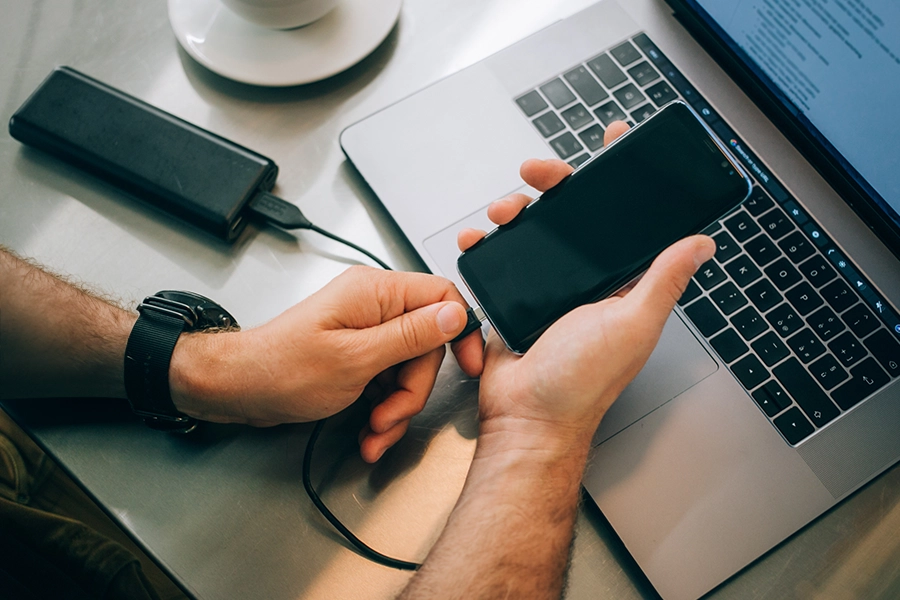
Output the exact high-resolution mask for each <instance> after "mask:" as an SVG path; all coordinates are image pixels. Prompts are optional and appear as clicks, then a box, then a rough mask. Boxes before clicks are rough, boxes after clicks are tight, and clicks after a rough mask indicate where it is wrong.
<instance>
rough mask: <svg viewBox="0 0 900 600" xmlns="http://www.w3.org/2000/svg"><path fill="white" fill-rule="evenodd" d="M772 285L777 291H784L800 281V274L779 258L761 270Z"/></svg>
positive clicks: (784, 259)
mask: <svg viewBox="0 0 900 600" xmlns="http://www.w3.org/2000/svg"><path fill="white" fill-rule="evenodd" d="M763 271H764V272H765V274H766V277H768V278H769V279H770V280H771V281H772V283H774V284H775V287H777V288H778V289H779V290H781V291H784V290H786V289H788V288H789V287H791V286H792V285H794V284H795V283H797V282H798V281H800V273H798V272H797V269H795V268H794V266H793V265H792V264H791V263H790V262H789V261H788V259H786V258H779V259H778V260H776V261H775V262H774V263H772V264H771V265H769V266H768V267H766V268H765V269H763Z"/></svg>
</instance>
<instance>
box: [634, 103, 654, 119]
mask: <svg viewBox="0 0 900 600" xmlns="http://www.w3.org/2000/svg"><path fill="white" fill-rule="evenodd" d="M655 112H656V109H655V108H654V107H653V105H652V104H645V105H644V106H642V107H640V108H639V109H637V110H636V111H633V112H632V113H631V118H632V120H633V121H634V122H635V123H640V122H641V121H643V120H644V119H646V118H648V117H649V116H650V115H652V114H653V113H655Z"/></svg>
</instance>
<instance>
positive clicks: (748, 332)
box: [731, 306, 768, 341]
mask: <svg viewBox="0 0 900 600" xmlns="http://www.w3.org/2000/svg"><path fill="white" fill-rule="evenodd" d="M731 324H732V325H734V328H735V329H737V332H738V333H739V334H741V337H742V338H744V339H745V340H747V341H750V340H752V339H753V338H755V337H756V336H758V335H759V334H761V333H762V332H763V331H765V330H766V329H768V326H767V325H766V322H765V321H764V320H763V318H762V317H761V316H759V313H758V312H756V309H754V308H753V307H752V306H748V307H747V308H745V309H744V310H742V311H741V312H739V313H737V314H736V315H734V316H733V317H731Z"/></svg>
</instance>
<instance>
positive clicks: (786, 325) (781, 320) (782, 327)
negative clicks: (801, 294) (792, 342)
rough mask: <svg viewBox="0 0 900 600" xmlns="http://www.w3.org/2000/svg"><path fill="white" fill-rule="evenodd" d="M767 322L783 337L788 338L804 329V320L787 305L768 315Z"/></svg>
mask: <svg viewBox="0 0 900 600" xmlns="http://www.w3.org/2000/svg"><path fill="white" fill-rule="evenodd" d="M766 320H767V321H769V323H771V324H772V328H773V329H774V330H775V331H777V332H778V335H780V336H781V337H788V336H789V335H791V334H793V333H795V332H797V331H798V330H799V329H800V328H801V327H803V319H801V318H800V317H799V316H798V315H797V313H795V312H794V309H792V308H791V307H790V306H788V305H787V304H782V305H781V306H779V307H778V308H776V309H774V310H773V311H772V312H770V313H769V314H767V315H766Z"/></svg>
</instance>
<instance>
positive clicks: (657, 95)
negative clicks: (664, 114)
mask: <svg viewBox="0 0 900 600" xmlns="http://www.w3.org/2000/svg"><path fill="white" fill-rule="evenodd" d="M645 91H646V92H647V96H649V97H650V99H651V100H653V103H654V104H655V105H656V106H657V107H660V108H662V105H663V104H668V103H669V102H671V101H672V100H674V99H676V98H677V97H678V94H676V93H675V92H674V91H673V90H672V88H671V87H669V84H668V83H666V82H665V81H660V82H659V83H657V84H656V85H654V86H653V87H649V88H647V89H646V90H645Z"/></svg>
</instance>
